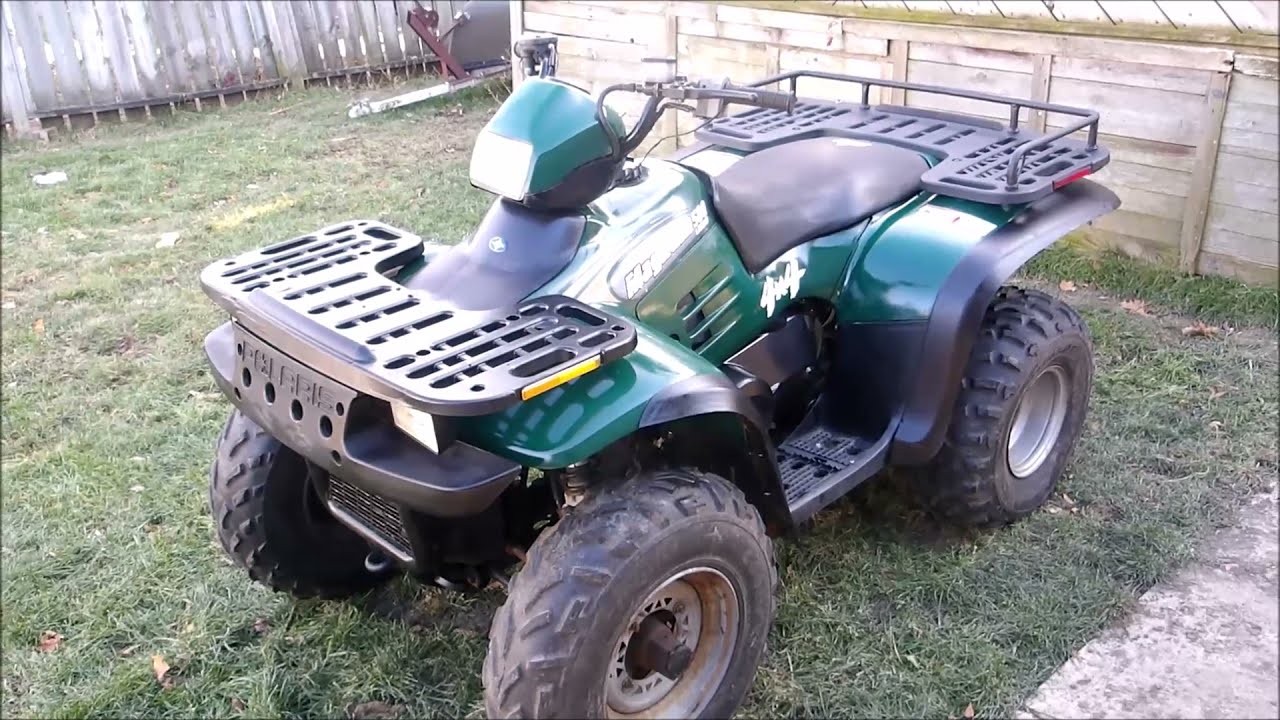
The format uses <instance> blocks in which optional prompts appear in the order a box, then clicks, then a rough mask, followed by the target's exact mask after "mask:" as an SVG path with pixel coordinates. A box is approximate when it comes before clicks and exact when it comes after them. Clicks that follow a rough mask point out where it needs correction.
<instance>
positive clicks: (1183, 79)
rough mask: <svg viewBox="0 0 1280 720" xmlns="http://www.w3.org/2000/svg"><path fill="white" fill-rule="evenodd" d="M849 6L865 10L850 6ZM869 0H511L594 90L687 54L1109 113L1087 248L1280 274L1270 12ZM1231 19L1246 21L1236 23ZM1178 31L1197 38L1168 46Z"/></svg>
mask: <svg viewBox="0 0 1280 720" xmlns="http://www.w3.org/2000/svg"><path fill="white" fill-rule="evenodd" d="M1237 2H1239V0H1237ZM879 4H880V5H904V4H903V3H879ZM906 4H907V5H910V4H914V5H921V3H906ZM1141 4H1143V3H1139V2H1134V3H1132V5H1130V4H1129V3H1101V4H1097V3H1092V2H1090V3H1087V5H1090V6H1094V5H1097V7H1098V8H1102V7H1103V6H1106V7H1107V8H1110V9H1111V10H1112V11H1114V12H1117V13H1119V12H1130V13H1133V12H1136V11H1137V8H1136V7H1135V6H1137V5H1141ZM1148 4H1150V5H1155V4H1154V3H1148ZM1195 4H1196V3H1188V4H1187V5H1186V6H1183V7H1184V9H1185V8H1186V7H1189V6H1190V5H1195ZM853 5H857V6H858V7H859V8H863V10H861V11H857V12H850V11H849V8H850V6H853ZM871 5H872V3H870V2H866V3H861V2H860V3H845V2H841V3H835V4H832V3H830V2H793V3H786V2H769V3H758V4H751V3H743V2H661V1H650V2H644V1H641V0H627V1H624V2H607V1H601V0H596V1H588V2H547V1H543V0H523V2H521V1H520V0H516V1H515V2H513V3H512V13H513V17H512V27H513V35H514V34H515V33H519V32H521V31H528V32H544V33H554V34H556V35H558V36H560V38H561V40H560V46H559V47H560V53H561V63H560V74H561V75H562V76H563V77H565V78H566V79H570V80H574V81H576V82H578V83H580V84H582V85H584V86H585V87H587V88H588V89H591V90H592V91H598V90H599V89H600V88H601V87H603V86H605V85H608V84H610V83H614V82H623V81H634V80H636V79H638V78H641V77H643V74H642V71H641V67H640V58H641V57H644V56H649V55H664V54H669V55H675V56H676V58H677V63H678V72H679V73H680V74H683V75H688V76H695V77H696V76H713V77H714V76H728V77H730V78H732V79H734V80H737V81H740V82H745V81H749V80H752V79H755V78H759V77H763V76H767V75H770V74H774V73H778V72H780V71H787V70H793V69H801V68H814V69H822V70H832V71H837V72H845V73H849V74H854V75H864V76H871V77H880V78H890V79H898V80H908V81H912V82H922V83H930V84H938V85H952V86H960V87H967V88H972V89H976V90H983V91H986V92H994V93H1000V94H1007V95H1013V96H1019V97H1025V98H1031V99H1036V100H1048V101H1050V102H1055V103H1062V104H1067V105H1077V106H1084V107H1091V108H1095V109H1097V110H1098V111H1099V112H1100V113H1101V115H1102V120H1101V124H1100V130H1101V132H1102V142H1103V143H1105V144H1106V145H1107V146H1108V147H1110V149H1111V153H1112V156H1111V157H1112V160H1111V164H1110V166H1109V167H1107V168H1106V169H1104V170H1103V171H1102V172H1100V173H1098V175H1097V176H1096V177H1097V179H1098V180H1100V181H1101V182H1103V183H1104V184H1106V185H1107V186H1108V187H1110V188H1111V189H1113V190H1114V191H1115V192H1116V193H1117V194H1118V195H1119V196H1120V198H1121V201H1122V203H1123V204H1122V206H1121V208H1120V210H1118V211H1116V212H1113V213H1111V214H1110V215H1107V216H1105V217H1103V218H1100V219H1099V220H1098V221H1097V222H1096V223H1094V225H1093V226H1092V227H1091V228H1089V229H1088V232H1087V233H1086V235H1087V237H1088V239H1089V241H1090V242H1093V243H1096V244H1099V245H1106V246H1109V247H1115V248H1118V249H1120V250H1122V251H1124V252H1126V253H1128V254H1130V255H1133V256H1137V257H1142V258H1146V259H1150V260H1152V261H1155V262H1161V263H1166V264H1170V265H1177V266H1179V267H1181V268H1183V269H1185V270H1187V271H1194V272H1201V273H1210V274H1218V275H1226V276H1231V277H1236V278H1241V279H1245V280H1248V281H1251V282H1261V283H1267V284H1276V279H1277V272H1278V271H1277V266H1278V265H1280V237H1278V235H1277V229H1278V228H1280V201H1278V200H1277V187H1278V186H1280V182H1278V181H1280V157H1278V153H1277V150H1278V148H1280V137H1278V134H1280V131H1278V129H1277V116H1278V108H1277V104H1278V103H1277V97H1280V87H1278V86H1277V77H1280V68H1278V64H1277V60H1276V49H1275V30H1274V27H1275V20H1274V18H1273V17H1272V18H1268V17H1261V19H1258V17H1260V16H1258V14H1257V13H1256V12H1255V13H1254V14H1252V15H1250V14H1249V13H1248V12H1245V10H1247V9H1248V8H1244V7H1243V6H1242V5H1241V6H1231V5H1227V3H1221V4H1215V6H1217V7H1223V6H1225V7H1228V8H1232V9H1233V10H1234V11H1236V12H1235V14H1236V15H1237V16H1238V17H1240V18H1253V19H1254V20H1253V25H1250V26H1248V32H1244V31H1239V30H1238V29H1232V30H1228V29H1225V28H1216V29H1211V30H1194V29H1188V28H1185V27H1181V28H1180V27H1176V26H1175V27H1173V28H1172V29H1170V28H1166V29H1164V30H1159V31H1158V32H1157V31H1156V30H1150V31H1148V32H1149V33H1154V34H1157V35H1160V33H1165V35H1160V37H1161V38H1162V39H1161V40H1152V39H1143V38H1141V37H1140V35H1141V32H1138V31H1135V29H1134V26H1133V25H1129V26H1125V27H1124V28H1122V29H1121V30H1115V29H1114V28H1102V27H1101V26H1099V27H1098V28H1097V31H1096V34H1093V35H1086V34H1083V33H1084V32H1085V31H1087V30H1089V28H1090V27H1092V26H1089V25H1088V24H1087V22H1088V21H1089V20H1090V18H1088V17H1083V16H1073V17H1071V18H1069V19H1068V21H1066V22H1063V27H1066V28H1067V30H1068V31H1066V32H1056V31H1053V30H1055V29H1057V28H1054V27H1045V26H1044V25H1043V24H1042V25H1037V26H1030V25H1027V27H1034V28H1036V29H1023V28H1022V25H1026V23H1028V22H1030V21H1024V20H1019V19H1017V18H1013V19H1010V17H1008V16H1001V17H1000V19H999V20H996V19H994V18H993V19H992V20H991V21H989V23H988V21H985V20H983V19H982V18H981V17H975V16H974V14H973V13H970V14H967V15H966V14H963V13H956V15H957V17H956V18H954V19H951V18H948V17H939V15H940V13H926V14H925V15H924V17H927V18H929V21H928V22H909V21H904V20H903V19H899V18H900V17H902V15H903V14H902V13H899V14H896V15H883V16H876V17H867V16H866V15H868V13H867V11H866V8H867V7H868V6H871ZM942 5H945V6H947V8H948V9H952V10H954V6H957V5H959V6H962V7H964V6H979V5H985V6H991V7H992V8H995V9H996V10H1000V9H1006V8H1007V6H1012V5H1017V6H1019V7H1023V8H1031V9H1034V8H1032V6H1038V7H1040V8H1041V9H1043V8H1044V7H1047V4H1042V3H1039V2H1029V3H1016V4H1015V3H1007V2H1000V3H985V4H984V3H957V2H949V3H942ZM1084 5H1086V3H1074V4H1071V3H1065V2H1058V3H1053V4H1052V7H1053V8H1055V10H1054V12H1056V13H1059V14H1061V13H1062V12H1063V10H1062V8H1064V7H1073V8H1075V9H1076V10H1077V11H1081V9H1082V7H1083V6H1084ZM1250 5H1251V6H1252V9H1253V10H1257V9H1258V8H1259V7H1263V6H1262V3H1251V4H1250ZM997 6H998V7H997ZM1113 6H1114V7H1113ZM1120 6H1125V8H1126V9H1123V10H1122V9H1120ZM1159 6H1160V7H1161V8H1165V7H1166V6H1167V7H1168V8H1169V9H1170V10H1172V9H1175V8H1176V7H1178V6H1179V5H1178V4H1177V3H1168V2H1165V3H1159ZM779 8H781V9H779ZM1264 9H1265V8H1264ZM975 12H976V11H975ZM1028 12H1030V10H1028ZM961 15H964V17H960V16H961ZM1162 17H1166V18H1167V17H1169V16H1168V14H1167V12H1165V13H1164V14H1163V15H1162ZM1224 17H1226V14H1225V13H1224ZM1228 20H1230V21H1231V22H1236V23H1237V24H1240V23H1243V22H1245V21H1244V20H1239V19H1237V20H1231V19H1230V18H1227V20H1224V21H1223V22H1227V21H1228ZM1037 22H1042V23H1043V21H1037ZM1135 22H1138V21H1135ZM986 24H991V25H996V26H997V27H987V26H985V25H986ZM1008 27H1015V28H1016V29H1005V28H1008ZM1176 32H1186V33H1187V35H1186V38H1187V39H1188V40H1194V41H1195V42H1177V43H1175V42H1171V41H1169V40H1168V39H1163V38H1165V36H1166V35H1168V36H1169V37H1176ZM1169 33H1174V35H1169ZM1205 38H1210V39H1213V40H1214V41H1215V42H1212V43H1210V42H1203V40H1204V39H1205ZM799 89H800V93H801V94H802V95H809V96H817V97H826V98H839V99H852V95H851V93H854V92H856V89H857V86H855V85H846V84H841V83H833V82H828V81H820V80H805V81H802V82H801V84H800V88H799ZM878 99H879V100H880V101H883V102H893V103H903V102H905V104H907V105H911V106H918V107H931V108H937V109H942V110H954V111H960V112H967V113H975V114H978V115H984V116H990V117H997V118H1002V119H1007V118H1005V117H1004V115H1005V114H1006V113H1007V110H1006V109H1005V108H1004V107H1003V106H995V105H990V104H986V103H981V102H978V101H974V100H967V99H961V98H948V97H941V96H930V95H921V94H919V93H914V92H906V93H905V94H904V93H902V91H899V90H893V91H887V90H886V91H885V97H883V98H878ZM636 106H637V105H636V104H632V105H628V106H624V107H623V109H629V110H634V109H635V107H636ZM672 115H676V114H674V113H673V114H672ZM1024 120H1025V121H1028V122H1030V123H1032V124H1033V125H1035V126H1038V127H1048V128H1053V127H1060V123H1062V122H1063V119H1062V118H1059V117H1056V116H1049V117H1043V116H1041V115H1040V114H1038V113H1035V114H1028V115H1026V116H1025V117H1024ZM664 122H665V123H666V125H665V126H663V127H661V128H660V131H659V132H658V133H655V137H658V136H668V135H672V134H674V133H676V132H681V133H685V132H689V131H692V130H693V129H694V127H695V126H694V125H693V122H694V119H692V118H689V117H687V116H683V117H679V118H678V119H676V118H674V117H673V118H668V119H666V120H665V121H664ZM689 137H690V136H688V135H686V136H682V137H681V138H680V139H679V142H681V143H684V142H687V141H688V139H689Z"/></svg>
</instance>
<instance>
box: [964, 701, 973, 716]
mask: <svg viewBox="0 0 1280 720" xmlns="http://www.w3.org/2000/svg"><path fill="white" fill-rule="evenodd" d="M964 716H965V717H967V718H971V717H973V703H969V704H968V705H966V706H965V708H964Z"/></svg>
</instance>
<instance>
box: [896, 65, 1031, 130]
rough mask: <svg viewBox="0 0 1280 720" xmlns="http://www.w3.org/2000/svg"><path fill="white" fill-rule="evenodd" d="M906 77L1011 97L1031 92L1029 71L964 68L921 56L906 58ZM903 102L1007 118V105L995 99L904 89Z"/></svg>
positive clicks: (933, 83)
mask: <svg viewBox="0 0 1280 720" xmlns="http://www.w3.org/2000/svg"><path fill="white" fill-rule="evenodd" d="M907 80H908V81H910V82H917V83H925V84H928V85H941V86H944V87H952V88H957V89H963V88H975V87H980V88H982V89H983V91H985V92H988V93H992V94H995V95H1007V96H1011V97H1015V98H1025V97H1027V96H1028V95H1030V94H1031V74H1030V73H1013V72H1007V71H1004V70H989V69H982V68H966V67H960V66H958V65H946V64H943V63H934V62H925V61H923V60H911V61H908V63H907ZM907 105H910V106H913V107H923V108H932V109H935V110H947V111H950V112H961V113H968V114H971V115H978V116H981V117H990V118H1002V119H1007V118H1008V116H1009V109H1008V107H1007V106H1005V105H1001V104H999V103H992V102H986V101H983V100H973V99H969V98H958V97H951V96H947V95H935V94H931V93H923V92H916V91H908V92H907ZM1024 114H1025V113H1024Z"/></svg>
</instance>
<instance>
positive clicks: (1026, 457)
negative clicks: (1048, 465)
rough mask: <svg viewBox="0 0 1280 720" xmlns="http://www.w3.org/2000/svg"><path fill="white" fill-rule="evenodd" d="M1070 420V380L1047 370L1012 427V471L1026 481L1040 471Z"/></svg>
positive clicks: (1019, 408) (1058, 369)
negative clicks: (1068, 410)
mask: <svg viewBox="0 0 1280 720" xmlns="http://www.w3.org/2000/svg"><path fill="white" fill-rule="evenodd" d="M1066 417H1067V377H1066V373H1065V372H1064V371H1063V369H1062V368H1061V367H1059V366H1057V365H1053V366H1050V367H1047V368H1045V369H1044V371H1042V372H1041V373H1040V374H1039V375H1037V376H1036V377H1035V379H1034V380H1032V381H1031V383H1030V384H1028V385H1027V389H1026V390H1025V391H1024V392H1023V393H1022V397H1021V398H1020V399H1019V400H1018V406H1017V408H1015V409H1014V413H1013V422H1012V423H1011V424H1010V426H1009V442H1008V448H1009V450H1008V462H1009V472H1011V473H1013V475H1014V476H1015V477H1019V478H1024V477H1027V476H1028V475H1031V474H1032V473H1034V472H1035V471H1036V470H1039V469H1040V467H1041V466H1042V465H1044V463H1045V460H1047V459H1048V457H1049V454H1050V453H1051V452H1052V451H1053V447H1054V445H1056V444H1057V442H1058V436H1059V435H1061V434H1062V426H1063V425H1064V424H1065V422H1066Z"/></svg>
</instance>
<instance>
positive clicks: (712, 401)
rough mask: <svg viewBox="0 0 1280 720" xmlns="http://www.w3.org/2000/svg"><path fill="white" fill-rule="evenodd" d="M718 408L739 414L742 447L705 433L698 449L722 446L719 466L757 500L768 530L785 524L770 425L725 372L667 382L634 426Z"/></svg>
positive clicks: (720, 411) (786, 526)
mask: <svg viewBox="0 0 1280 720" xmlns="http://www.w3.org/2000/svg"><path fill="white" fill-rule="evenodd" d="M717 414H719V415H732V416H736V417H737V418H738V419H739V420H741V422H742V430H743V437H744V440H745V443H746V447H745V448H742V450H745V452H738V453H728V452H724V451H727V448H724V447H723V444H721V443H717V442H716V441H715V440H713V439H710V438H706V439H704V440H703V441H702V442H700V443H699V444H700V445H702V449H704V450H707V451H721V452H717V453H716V455H717V457H716V460H717V461H718V464H720V465H722V466H723V468H725V469H726V470H722V471H721V472H724V473H726V474H727V475H728V477H726V478H725V479H727V480H729V481H730V482H732V483H734V484H735V485H737V486H738V487H739V488H741V489H742V491H743V493H744V494H746V496H747V499H748V500H750V501H751V503H752V504H753V505H755V506H756V508H757V509H758V510H759V511H760V515H761V516H762V517H763V519H764V521H765V524H766V525H767V526H768V527H769V529H770V534H777V533H781V532H783V531H785V530H787V529H790V528H791V526H792V522H791V512H790V511H789V510H788V509H787V501H786V497H785V496H784V494H783V489H782V478H781V474H780V473H779V472H778V463H777V459H776V455H775V451H774V447H773V442H772V441H771V440H770V438H769V425H768V423H767V422H766V421H765V419H764V418H762V417H761V416H760V413H759V411H757V409H756V407H755V405H754V404H753V403H752V401H751V396H750V395H749V394H748V393H746V392H743V391H742V390H740V389H738V387H737V386H736V385H735V384H734V383H733V381H732V380H730V379H729V377H728V376H726V375H723V374H720V373H705V374H701V375H694V376H692V377H687V378H684V379H683V380H678V381H676V382H674V383H672V384H670V385H668V386H667V387H665V388H663V389H662V390H661V391H659V392H658V393H657V394H656V395H654V396H653V397H652V398H650V399H649V402H648V404H646V405H645V408H644V411H643V412H642V413H641V415H640V421H639V424H638V427H639V429H641V430H644V429H651V428H658V427H661V426H663V425H667V424H669V423H673V422H676V421H679V420H689V419H693V418H697V417H700V416H706V415H717ZM730 455H734V456H730Z"/></svg>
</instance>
